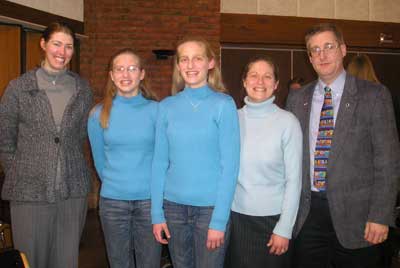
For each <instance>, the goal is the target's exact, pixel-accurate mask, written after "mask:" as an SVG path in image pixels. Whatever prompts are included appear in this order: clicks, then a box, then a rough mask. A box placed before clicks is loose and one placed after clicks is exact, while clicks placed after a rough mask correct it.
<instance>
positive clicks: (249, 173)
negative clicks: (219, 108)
mask: <svg viewBox="0 0 400 268" xmlns="http://www.w3.org/2000/svg"><path fill="white" fill-rule="evenodd" d="M274 99H275V97H271V98H269V99H268V100H266V101H264V102H261V103H253V102H250V101H249V98H248V97H246V98H245V103H246V105H245V106H244V107H243V108H242V109H240V110H239V123H240V140H241V153H240V171H239V179H238V184H237V187H236V192H235V196H234V201H233V205H232V210H233V211H235V212H238V213H241V214H245V215H250V216H272V215H278V214H280V215H281V216H280V219H279V221H278V223H277V224H276V226H275V228H274V231H273V232H274V233H275V234H278V235H280V236H283V237H286V238H291V235H292V229H293V225H294V222H295V219H296V215H297V210H298V207H299V199H300V190H301V164H302V146H303V145H302V144H303V140H302V132H301V127H300V123H299V121H298V120H297V119H296V117H295V116H294V115H293V114H291V113H289V112H287V111H284V110H282V109H280V108H279V107H278V106H276V105H275V104H274V103H273V101H274Z"/></svg>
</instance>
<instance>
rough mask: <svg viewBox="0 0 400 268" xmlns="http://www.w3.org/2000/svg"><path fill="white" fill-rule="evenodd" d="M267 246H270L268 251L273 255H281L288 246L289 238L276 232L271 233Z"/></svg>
mask: <svg viewBox="0 0 400 268" xmlns="http://www.w3.org/2000/svg"><path fill="white" fill-rule="evenodd" d="M267 247H270V249H269V253H270V254H275V255H282V254H283V253H285V252H286V251H287V250H288V248H289V239H287V238H286V237H283V236H279V235H277V234H272V235H271V238H270V239H269V242H268V244H267Z"/></svg>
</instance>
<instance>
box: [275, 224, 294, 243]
mask: <svg viewBox="0 0 400 268" xmlns="http://www.w3.org/2000/svg"><path fill="white" fill-rule="evenodd" d="M292 231H293V228H290V227H287V226H283V225H282V224H280V222H279V221H278V222H277V223H276V225H275V228H274V230H273V231H272V232H273V233H274V234H276V235H279V236H282V237H285V238H287V239H291V238H292Z"/></svg>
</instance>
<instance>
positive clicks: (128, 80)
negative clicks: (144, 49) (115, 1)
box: [110, 53, 145, 98]
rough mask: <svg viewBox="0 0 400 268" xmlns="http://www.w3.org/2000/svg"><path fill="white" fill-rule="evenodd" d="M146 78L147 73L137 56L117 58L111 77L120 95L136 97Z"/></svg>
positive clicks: (130, 55)
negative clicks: (141, 83)
mask: <svg viewBox="0 0 400 268" xmlns="http://www.w3.org/2000/svg"><path fill="white" fill-rule="evenodd" d="M144 76H145V71H144V70H143V69H141V66H140V62H139V59H138V58H137V57H136V56H135V55H133V54H129V53H125V54H120V55H118V56H117V57H115V59H114V61H113V66H112V70H111V71H110V77H111V80H112V81H113V82H114V85H115V86H116V88H117V94H118V95H120V96H123V97H126V98H129V97H133V96H136V95H137V94H138V91H139V85H140V81H142V80H143V78H144Z"/></svg>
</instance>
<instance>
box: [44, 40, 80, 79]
mask: <svg viewBox="0 0 400 268" xmlns="http://www.w3.org/2000/svg"><path fill="white" fill-rule="evenodd" d="M40 47H41V48H42V49H43V51H44V54H45V58H44V65H43V68H45V69H46V70H48V71H51V72H59V71H61V70H63V69H65V68H66V67H67V65H68V63H69V62H70V61H71V58H72V55H73V54H74V40H73V38H72V36H71V35H69V34H67V33H64V32H55V33H53V34H52V35H51V37H50V39H49V40H48V41H47V42H46V41H45V40H44V38H42V39H41V40H40Z"/></svg>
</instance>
